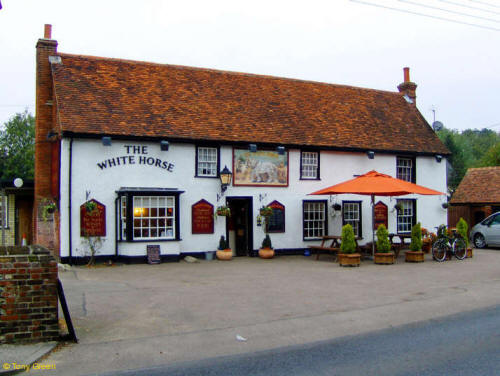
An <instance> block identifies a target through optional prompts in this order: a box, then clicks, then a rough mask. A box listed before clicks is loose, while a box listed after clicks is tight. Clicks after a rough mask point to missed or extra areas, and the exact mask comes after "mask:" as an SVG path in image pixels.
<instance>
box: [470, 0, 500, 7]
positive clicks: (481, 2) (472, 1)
mask: <svg viewBox="0 0 500 376" xmlns="http://www.w3.org/2000/svg"><path fill="white" fill-rule="evenodd" d="M469 1H470V2H471V3H478V4H483V5H488V6H489V7H493V8H500V6H498V5H494V4H490V3H487V2H485V1H478V0H469Z"/></svg>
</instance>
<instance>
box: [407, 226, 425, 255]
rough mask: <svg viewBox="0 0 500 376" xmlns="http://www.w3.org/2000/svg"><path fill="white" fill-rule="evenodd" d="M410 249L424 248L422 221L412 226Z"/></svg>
mask: <svg viewBox="0 0 500 376" xmlns="http://www.w3.org/2000/svg"><path fill="white" fill-rule="evenodd" d="M410 250H412V251H414V252H415V251H421V250H422V229H421V228H420V222H419V223H417V224H416V225H415V226H413V227H412V228H411V243H410Z"/></svg>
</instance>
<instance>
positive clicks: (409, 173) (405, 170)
mask: <svg viewBox="0 0 500 376" xmlns="http://www.w3.org/2000/svg"><path fill="white" fill-rule="evenodd" d="M396 177H397V178H398V179H401V180H404V181H409V182H410V183H415V180H416V179H415V177H416V174H415V158H411V157H396Z"/></svg>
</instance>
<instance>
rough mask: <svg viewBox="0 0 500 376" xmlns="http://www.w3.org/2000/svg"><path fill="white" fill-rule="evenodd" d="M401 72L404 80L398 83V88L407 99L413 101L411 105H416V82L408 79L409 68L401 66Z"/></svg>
mask: <svg viewBox="0 0 500 376" xmlns="http://www.w3.org/2000/svg"><path fill="white" fill-rule="evenodd" d="M403 72H404V82H402V83H400V84H399V85H398V90H399V92H400V93H401V94H402V95H403V96H406V98H407V100H409V101H411V103H413V105H414V106H416V105H417V95H416V93H415V92H416V90H417V84H416V83H415V82H411V81H410V68H408V67H405V68H403Z"/></svg>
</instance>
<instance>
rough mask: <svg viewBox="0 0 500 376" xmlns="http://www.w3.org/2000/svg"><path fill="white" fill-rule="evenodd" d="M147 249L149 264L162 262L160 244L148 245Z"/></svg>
mask: <svg viewBox="0 0 500 376" xmlns="http://www.w3.org/2000/svg"><path fill="white" fill-rule="evenodd" d="M146 251H147V255H148V264H159V263H160V262H161V258H160V246H159V245H147V246H146Z"/></svg>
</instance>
